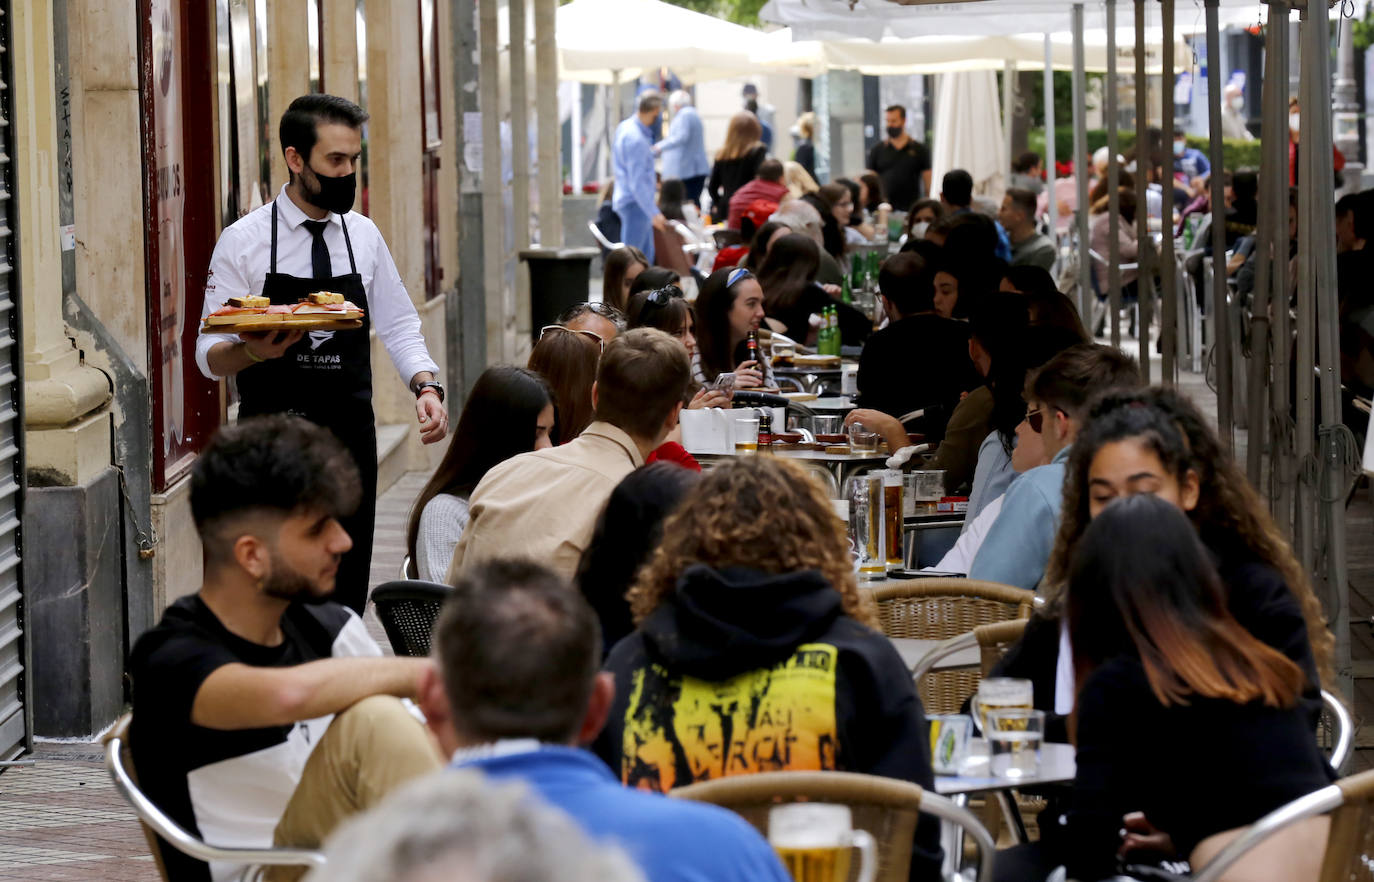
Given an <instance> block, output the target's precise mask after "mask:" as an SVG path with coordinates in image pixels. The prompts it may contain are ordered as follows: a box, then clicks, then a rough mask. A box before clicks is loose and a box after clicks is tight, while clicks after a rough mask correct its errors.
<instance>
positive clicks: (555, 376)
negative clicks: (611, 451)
mask: <svg viewBox="0 0 1374 882" xmlns="http://www.w3.org/2000/svg"><path fill="white" fill-rule="evenodd" d="M605 345H606V341H605V340H602V339H601V337H600V336H599V335H597V334H596V333H594V332H592V331H583V330H574V329H573V328H566V327H563V326H562V325H549V326H548V327H547V328H545V329H544V331H543V333H542V334H540V336H539V342H538V343H535V344H534V348H533V349H531V350H530V359H529V362H528V363H527V364H526V365H525V366H526V367H527V368H529V369H530V370H532V371H537V372H538V373H539V375H540V376H542V377H543V378H544V379H545V380H546V381H547V382H548V384H549V386H550V387H551V388H552V389H553V394H554V401H555V402H556V403H557V412H558V416H557V419H556V421H555V423H554V432H553V440H554V443H555V444H567V443H568V442H569V441H571V440H572V439H574V438H576V437H577V436H578V435H580V434H582V430H583V429H585V428H587V426H588V425H590V424H591V421H592V384H594V383H595V382H596V366H597V363H598V362H599V361H600V360H601V350H602V349H603V348H604V347H605Z"/></svg>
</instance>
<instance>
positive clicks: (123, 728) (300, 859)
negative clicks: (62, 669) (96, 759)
mask: <svg viewBox="0 0 1374 882" xmlns="http://www.w3.org/2000/svg"><path fill="white" fill-rule="evenodd" d="M132 721H133V714H125V715H124V716H122V717H120V718H119V720H118V721H117V722H116V723H115V724H114V726H113V727H112V728H111V729H110V731H109V732H108V733H106V735H105V739H104V740H105V768H106V769H107V770H108V771H109V773H110V778H111V779H112V780H113V781H114V786H115V789H116V790H118V791H119V795H120V796H122V797H124V800H125V801H126V802H128V803H129V805H130V806H131V807H133V810H134V814H136V815H138V821H139V826H141V827H142V828H143V835H144V837H145V838H146V839H147V840H148V849H149V850H150V851H151V852H152V853H153V862H154V863H156V864H157V872H158V875H159V876H161V877H162V879H163V880H164V882H166V880H168V876H167V867H166V866H164V865H163V863H162V849H161V848H160V847H159V846H158V840H159V839H162V840H165V841H166V842H167V844H168V845H170V846H172V847H173V848H175V849H176V850H177V851H180V852H182V853H183V854H187V855H190V856H191V857H193V858H196V859H197V860H202V861H206V862H209V861H216V862H223V863H227V864H234V865H243V869H242V870H241V871H240V873H239V875H238V876H236V877H235V879H236V882H254V880H257V879H260V878H261V875H262V870H263V868H264V867H283V866H291V867H323V866H324V855H322V854H320V853H319V852H316V851H306V850H304V849H298V848H219V847H217V846H214V845H208V844H206V843H205V842H204V841H202V840H200V839H197V838H196V837H195V836H192V835H191V834H190V833H189V832H187V831H186V829H185V828H184V827H182V826H181V825H180V824H178V823H177V822H176V821H173V820H172V819H171V818H169V817H167V815H166V814H164V813H163V811H162V810H161V809H159V808H158V807H157V806H156V805H154V804H153V801H152V800H151V799H149V798H148V797H147V796H146V795H145V794H144V793H143V791H142V790H140V789H139V787H138V779H137V776H136V775H135V773H134V765H133V759H132V756H131V753H130V747H129V725H130V723H131V722H132Z"/></svg>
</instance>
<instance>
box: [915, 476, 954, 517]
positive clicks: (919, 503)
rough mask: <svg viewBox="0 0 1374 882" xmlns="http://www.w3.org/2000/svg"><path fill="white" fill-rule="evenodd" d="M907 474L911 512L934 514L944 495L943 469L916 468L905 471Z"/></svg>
mask: <svg viewBox="0 0 1374 882" xmlns="http://www.w3.org/2000/svg"><path fill="white" fill-rule="evenodd" d="M907 475H909V476H910V481H911V513H912V514H913V515H923V514H935V510H936V508H937V507H938V505H939V503H940V499H941V498H942V497H943V496H944V495H945V472H944V470H943V469H926V470H917V471H912V472H907Z"/></svg>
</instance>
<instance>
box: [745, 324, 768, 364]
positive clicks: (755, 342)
mask: <svg viewBox="0 0 1374 882" xmlns="http://www.w3.org/2000/svg"><path fill="white" fill-rule="evenodd" d="M744 345H745V346H747V347H749V355H748V356H747V357H746V360H747V361H752V362H754V367H756V368H759V369H760V370H761V369H762V368H763V365H761V364H759V332H758V331H750V332H749V340H748V342H746V343H745V344H744Z"/></svg>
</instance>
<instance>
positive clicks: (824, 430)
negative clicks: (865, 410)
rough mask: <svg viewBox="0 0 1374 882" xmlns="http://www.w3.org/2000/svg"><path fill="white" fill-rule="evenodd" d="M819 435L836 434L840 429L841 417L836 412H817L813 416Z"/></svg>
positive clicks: (812, 423) (812, 422)
mask: <svg viewBox="0 0 1374 882" xmlns="http://www.w3.org/2000/svg"><path fill="white" fill-rule="evenodd" d="M811 425H812V426H813V427H814V430H815V432H816V434H817V435H835V434H838V433H839V431H840V418H839V417H837V416H835V415H834V414H817V415H816V416H813V417H812V418H811Z"/></svg>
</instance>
